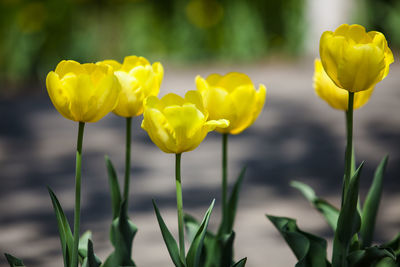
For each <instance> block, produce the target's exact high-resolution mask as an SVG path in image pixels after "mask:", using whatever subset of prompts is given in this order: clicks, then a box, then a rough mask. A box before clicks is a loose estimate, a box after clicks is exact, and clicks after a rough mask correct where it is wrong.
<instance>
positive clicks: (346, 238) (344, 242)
mask: <svg viewBox="0 0 400 267" xmlns="http://www.w3.org/2000/svg"><path fill="white" fill-rule="evenodd" d="M363 165H364V163H361V165H360V166H359V167H358V169H357V170H356V172H355V173H354V175H353V177H352V178H351V179H350V182H349V186H348V189H347V193H346V194H345V196H346V197H345V200H344V202H343V207H342V210H341V211H340V214H339V219H338V224H337V228H336V232H335V238H334V241H333V255H332V266H334V267H343V266H345V265H344V264H346V263H345V262H346V257H347V254H348V252H349V248H350V244H351V241H352V239H353V236H354V235H355V234H356V233H357V232H358V231H359V229H360V226H361V217H360V214H359V213H358V210H357V202H358V184H359V178H360V174H361V170H362V167H363Z"/></svg>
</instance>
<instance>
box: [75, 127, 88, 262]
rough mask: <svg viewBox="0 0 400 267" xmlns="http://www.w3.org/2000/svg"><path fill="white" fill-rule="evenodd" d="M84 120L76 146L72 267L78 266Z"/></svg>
mask: <svg viewBox="0 0 400 267" xmlns="http://www.w3.org/2000/svg"><path fill="white" fill-rule="evenodd" d="M84 128H85V123H84V122H79V130H78V141H77V147H76V168H75V214H74V247H73V250H72V267H78V245H79V228H80V214H81V165H82V164H81V163H82V142H83V131H84Z"/></svg>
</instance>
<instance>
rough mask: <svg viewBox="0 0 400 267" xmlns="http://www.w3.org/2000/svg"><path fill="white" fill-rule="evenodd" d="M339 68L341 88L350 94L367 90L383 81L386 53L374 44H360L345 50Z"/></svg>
mask: <svg viewBox="0 0 400 267" xmlns="http://www.w3.org/2000/svg"><path fill="white" fill-rule="evenodd" d="M343 58H344V59H345V61H344V63H343V64H342V65H339V68H338V74H337V77H338V80H340V84H341V87H342V88H344V89H346V90H348V91H350V92H359V91H363V90H367V89H368V88H370V87H371V86H374V85H375V84H376V83H378V82H379V81H381V80H382V75H383V73H384V71H385V67H386V66H385V60H384V51H382V50H381V49H380V48H378V47H377V46H374V45H372V44H358V45H354V46H348V47H346V48H345V49H344V53H343Z"/></svg>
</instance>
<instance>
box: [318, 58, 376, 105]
mask: <svg viewBox="0 0 400 267" xmlns="http://www.w3.org/2000/svg"><path fill="white" fill-rule="evenodd" d="M313 79H314V89H315V92H316V93H317V95H318V96H319V97H321V98H322V99H323V100H325V101H326V102H327V103H328V104H329V105H330V106H331V107H333V108H335V109H340V110H345V111H346V110H347V108H348V99H349V93H348V91H346V90H344V89H342V88H339V87H337V86H336V85H335V84H334V83H333V81H332V80H331V78H329V76H328V74H326V72H325V70H324V67H323V66H322V63H321V60H319V59H316V60H315V71H314V78H313ZM373 91H374V88H373V87H372V88H370V89H368V90H365V91H361V92H357V93H355V94H354V109H357V108H360V107H362V106H363V105H364V104H366V103H367V102H368V100H369V98H370V97H371V95H372V92H373Z"/></svg>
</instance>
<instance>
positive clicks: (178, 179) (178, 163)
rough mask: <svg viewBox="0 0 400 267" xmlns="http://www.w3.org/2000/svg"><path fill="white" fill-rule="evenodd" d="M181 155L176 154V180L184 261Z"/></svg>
mask: <svg viewBox="0 0 400 267" xmlns="http://www.w3.org/2000/svg"><path fill="white" fill-rule="evenodd" d="M181 156H182V154H176V162H175V181H176V205H177V208H178V230H179V255H180V257H181V260H182V262H186V260H185V236H184V232H183V226H184V225H183V200H182V183H181Z"/></svg>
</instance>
